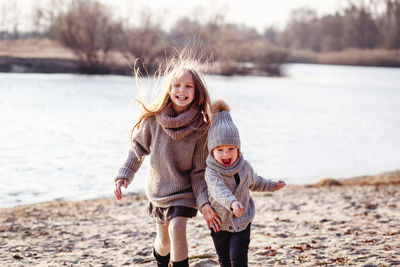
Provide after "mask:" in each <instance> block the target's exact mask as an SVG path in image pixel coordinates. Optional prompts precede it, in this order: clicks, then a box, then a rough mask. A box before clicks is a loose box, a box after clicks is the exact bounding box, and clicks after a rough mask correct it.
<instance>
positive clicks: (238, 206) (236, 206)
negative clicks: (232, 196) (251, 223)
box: [231, 200, 244, 217]
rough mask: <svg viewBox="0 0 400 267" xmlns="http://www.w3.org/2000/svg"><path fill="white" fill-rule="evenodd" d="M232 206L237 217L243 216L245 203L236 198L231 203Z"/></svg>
mask: <svg viewBox="0 0 400 267" xmlns="http://www.w3.org/2000/svg"><path fill="white" fill-rule="evenodd" d="M231 208H232V210H233V214H235V216H236V217H241V216H242V214H243V210H244V207H243V204H242V203H240V202H239V201H237V200H235V201H233V202H232V204H231Z"/></svg>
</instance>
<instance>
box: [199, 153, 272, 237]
mask: <svg viewBox="0 0 400 267" xmlns="http://www.w3.org/2000/svg"><path fill="white" fill-rule="evenodd" d="M241 157H243V156H241ZM238 160H242V159H241V158H239V159H238ZM242 161H243V163H242V164H241V165H240V167H239V170H237V173H238V174H239V177H240V183H239V185H238V186H236V182H235V178H234V174H235V173H232V172H229V171H227V172H224V171H223V168H224V167H223V166H222V165H220V166H221V167H218V165H217V164H218V163H217V161H216V160H215V159H214V158H213V157H212V156H211V155H209V156H208V158H207V168H206V173H205V178H206V182H207V186H208V191H209V195H210V202H211V206H212V207H213V208H214V210H215V211H216V212H217V213H218V216H219V217H220V218H221V221H222V225H221V230H223V231H229V232H240V231H243V230H245V229H246V227H247V226H248V225H249V223H251V222H252V221H253V218H254V215H255V207H254V202H253V199H252V198H251V196H250V191H249V189H250V190H251V191H275V190H276V182H273V181H271V180H266V179H264V178H262V177H260V176H258V175H257V174H256V173H255V172H254V171H253V168H252V167H251V165H250V163H249V162H247V161H246V160H242ZM235 200H237V201H240V202H241V203H242V204H243V206H244V211H243V215H242V216H241V217H236V216H235V215H234V214H233V211H231V208H230V206H231V203H232V202H233V201H235Z"/></svg>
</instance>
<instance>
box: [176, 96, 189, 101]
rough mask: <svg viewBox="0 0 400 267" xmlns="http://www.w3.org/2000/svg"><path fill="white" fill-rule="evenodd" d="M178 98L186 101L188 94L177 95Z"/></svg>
mask: <svg viewBox="0 0 400 267" xmlns="http://www.w3.org/2000/svg"><path fill="white" fill-rule="evenodd" d="M176 98H177V99H179V100H181V101H185V100H186V99H188V97H187V96H183V95H177V96H176Z"/></svg>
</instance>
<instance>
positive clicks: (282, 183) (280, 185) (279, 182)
mask: <svg viewBox="0 0 400 267" xmlns="http://www.w3.org/2000/svg"><path fill="white" fill-rule="evenodd" d="M285 186H286V183H285V182H284V181H282V180H279V181H277V182H276V189H275V191H278V190H280V189H282V188H284V187H285Z"/></svg>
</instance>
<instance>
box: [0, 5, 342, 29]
mask: <svg viewBox="0 0 400 267" xmlns="http://www.w3.org/2000/svg"><path fill="white" fill-rule="evenodd" d="M50 1H51V0H0V7H1V6H2V5H6V4H8V5H9V4H10V3H12V2H16V3H17V5H18V9H21V14H20V17H23V18H25V21H24V23H23V27H24V28H28V27H29V25H30V24H31V22H30V21H29V20H28V18H29V16H30V15H29V13H30V11H32V10H33V8H34V6H35V5H37V4H39V5H41V6H42V5H45V4H46V3H48V2H50ZM99 1H100V2H102V3H104V4H106V5H107V6H110V8H111V9H112V11H113V14H115V15H116V16H117V17H121V18H129V20H130V21H131V22H132V23H135V18H138V16H137V15H138V14H139V11H142V10H147V11H151V12H152V13H153V14H155V15H156V17H155V18H156V19H157V21H158V22H161V25H162V26H163V27H164V28H165V29H166V30H168V29H170V28H171V27H172V25H173V24H174V22H175V21H176V20H177V19H178V18H181V17H184V16H188V17H194V18H197V19H198V20H199V21H200V22H201V21H207V19H208V18H210V17H211V16H213V15H215V14H220V13H222V14H224V16H225V22H233V23H237V24H244V25H246V26H250V27H255V28H256V29H257V30H258V31H259V32H262V31H264V30H265V28H266V27H269V26H274V27H276V28H280V29H282V28H283V27H284V26H285V25H286V22H287V20H288V18H289V16H290V12H291V11H292V10H293V9H297V8H300V7H304V6H307V7H310V8H312V9H314V10H315V11H316V12H317V14H318V15H319V16H322V15H325V14H333V13H334V12H335V11H337V10H340V9H343V8H344V7H345V6H346V4H347V3H348V1H347V0H278V1H272V0H203V1H198V0H197V1H196V0H99Z"/></svg>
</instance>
